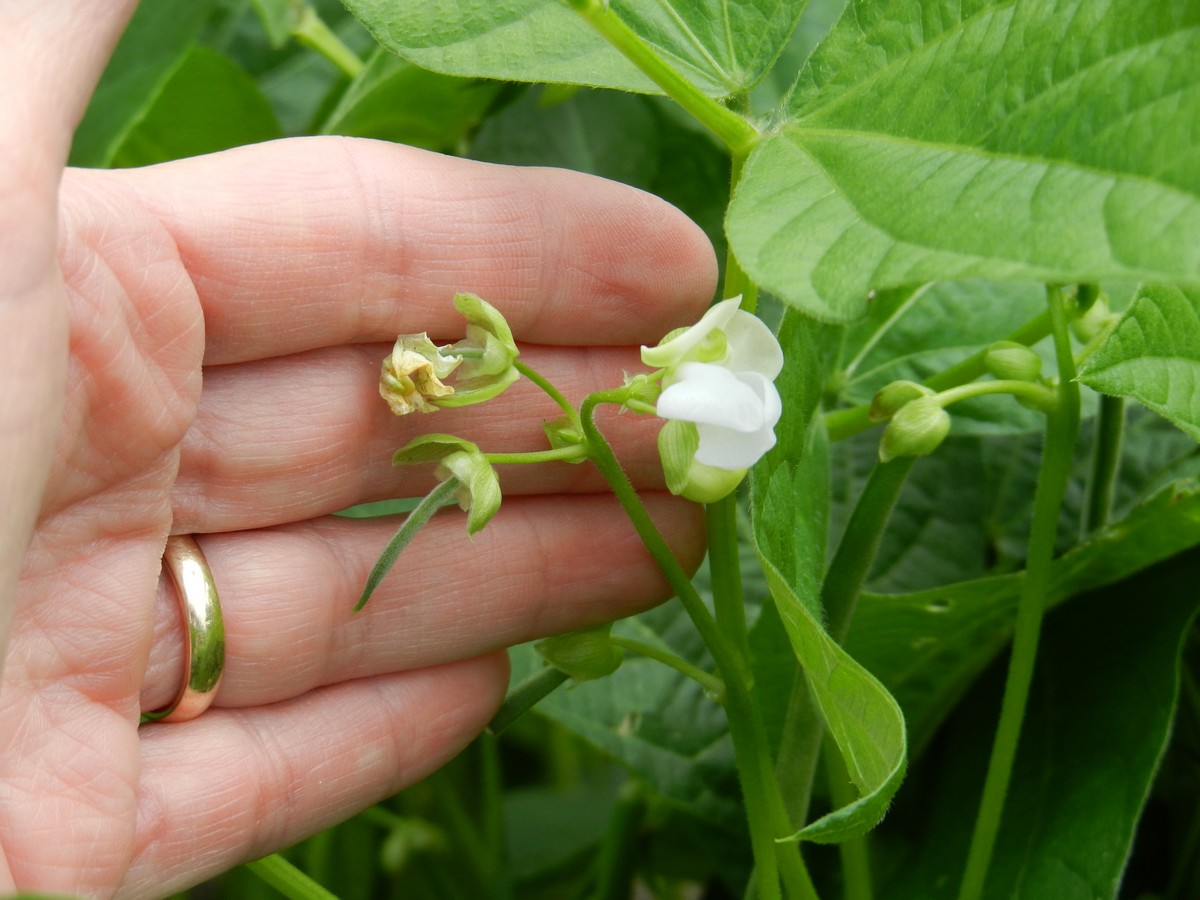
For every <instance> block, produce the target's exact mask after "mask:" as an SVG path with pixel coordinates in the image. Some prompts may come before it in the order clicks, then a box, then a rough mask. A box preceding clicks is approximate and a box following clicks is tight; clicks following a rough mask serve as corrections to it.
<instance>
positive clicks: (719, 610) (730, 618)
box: [704, 491, 750, 659]
mask: <svg viewBox="0 0 1200 900" xmlns="http://www.w3.org/2000/svg"><path fill="white" fill-rule="evenodd" d="M737 514H738V510H737V492H736V491H735V492H734V493H732V494H730V495H729V496H728V497H724V498H722V499H720V500H718V501H717V502H716V503H709V504H708V505H707V506H706V507H705V508H704V524H705V529H706V531H707V534H708V570H709V573H710V575H711V577H712V592H713V608H714V610H715V611H716V615H717V626H718V627H719V628H720V629H721V633H722V634H724V635H725V636H726V637H727V638H728V639H729V640H731V641H734V642H735V643H736V645H737V651H738V653H739V654H741V655H742V656H743V657H745V658H747V659H748V658H749V656H750V644H749V636H748V633H747V629H746V597H745V593H744V591H743V590H742V570H741V559H740V558H739V556H738V539H737V533H738V532H737Z"/></svg>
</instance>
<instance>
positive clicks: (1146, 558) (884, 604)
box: [846, 482, 1200, 754]
mask: <svg viewBox="0 0 1200 900" xmlns="http://www.w3.org/2000/svg"><path fill="white" fill-rule="evenodd" d="M1198 544H1200V484H1198V483H1196V482H1185V483H1181V484H1176V485H1171V486H1168V487H1167V488H1165V489H1164V490H1162V491H1160V492H1159V493H1158V494H1157V495H1156V496H1154V497H1153V498H1151V499H1150V500H1148V501H1147V502H1146V503H1144V504H1142V505H1140V506H1138V507H1137V508H1136V509H1135V510H1134V511H1133V512H1132V513H1131V514H1130V515H1129V516H1128V517H1126V518H1125V519H1123V520H1122V521H1120V522H1118V523H1115V524H1113V525H1112V526H1110V527H1109V528H1108V529H1106V530H1105V531H1103V532H1101V533H1100V534H1099V535H1097V536H1096V537H1095V538H1093V539H1092V540H1089V541H1088V542H1086V543H1084V544H1082V545H1080V546H1079V547H1078V548H1076V549H1075V550H1072V551H1071V552H1070V553H1067V554H1065V555H1064V556H1062V557H1061V558H1060V559H1058V560H1057V561H1055V563H1054V567H1053V570H1052V576H1051V578H1052V583H1051V587H1050V591H1049V595H1048V596H1047V598H1046V602H1047V604H1048V605H1049V606H1056V605H1058V604H1060V603H1062V602H1063V601H1065V600H1067V599H1068V598H1070V597H1073V596H1075V595H1077V594H1080V593H1082V592H1084V591H1088V590H1094V589H1096V588H1099V587H1102V586H1104V585H1107V584H1111V583H1113V582H1115V581H1119V580H1121V579H1123V578H1128V577H1130V576H1131V575H1133V574H1134V573H1136V572H1138V571H1140V570H1141V569H1144V568H1146V567H1147V566H1150V565H1152V564H1154V563H1156V562H1159V561H1161V560H1163V559H1166V558H1167V557H1169V556H1172V555H1174V554H1176V553H1179V552H1181V551H1183V550H1186V549H1189V548H1191V547H1194V546H1196V545H1198ZM1020 578H1021V576H1020V575H1004V576H996V577H991V578H981V579H976V580H972V581H966V582H962V583H960V584H953V585H948V586H946V587H941V588H934V589H931V590H926V591H920V592H917V593H912V594H899V595H888V594H872V593H867V594H864V595H863V596H862V598H861V599H860V601H859V606H858V611H857V613H856V615H855V618H854V623H853V625H852V626H851V629H850V634H849V636H848V637H847V640H846V647H847V649H848V650H849V651H850V652H851V653H853V654H854V656H855V657H856V658H857V659H859V660H861V661H862V663H863V664H864V665H865V666H867V668H868V669H870V670H871V672H873V673H874V674H875V675H876V676H877V677H878V678H879V679H880V680H881V681H882V682H883V683H884V684H885V685H886V686H887V687H888V689H889V690H890V691H891V692H892V693H893V694H894V695H895V696H896V698H897V699H898V700H899V701H900V704H901V706H902V707H903V709H904V714H905V718H906V719H907V721H908V727H909V736H910V740H911V742H912V745H913V748H914V754H917V753H919V752H920V750H921V749H922V748H923V747H924V746H925V744H926V743H927V742H928V740H929V738H930V737H931V735H932V734H933V731H934V729H935V728H936V727H937V726H938V724H939V723H941V721H942V720H943V719H944V718H945V716H946V715H947V714H948V713H949V712H950V710H951V709H953V708H954V706H955V705H956V704H957V703H958V702H959V701H960V700H961V699H962V696H963V694H964V693H965V691H966V690H967V688H968V687H969V686H970V684H971V683H972V681H973V680H974V679H975V678H976V677H977V676H978V675H979V673H980V672H982V671H983V670H984V668H985V667H986V666H987V664H988V663H989V662H991V661H992V659H994V658H995V656H996V655H997V654H998V653H999V652H1001V650H1003V648H1004V647H1005V646H1007V644H1008V642H1009V640H1010V638H1011V637H1012V624H1013V616H1014V614H1015V610H1016V601H1017V595H1018V593H1019V591H1020Z"/></svg>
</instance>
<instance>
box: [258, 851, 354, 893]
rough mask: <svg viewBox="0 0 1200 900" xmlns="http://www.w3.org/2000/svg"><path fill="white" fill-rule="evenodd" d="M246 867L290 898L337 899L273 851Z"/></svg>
mask: <svg viewBox="0 0 1200 900" xmlns="http://www.w3.org/2000/svg"><path fill="white" fill-rule="evenodd" d="M246 868H247V869H249V870H250V871H251V872H253V873H254V874H255V875H257V876H258V877H259V878H260V879H262V880H263V881H264V882H266V883H267V884H269V885H270V886H271V887H273V888H275V890H277V891H279V893H281V894H283V895H284V896H285V897H289V898H291V900H337V895H336V894H334V893H332V892H331V891H329V890H327V889H326V888H325V887H324V886H322V885H320V884H318V883H317V882H315V881H313V880H312V879H311V878H309V877H308V876H307V875H305V874H304V873H303V872H301V871H300V870H299V869H297V868H296V867H295V866H293V865H292V864H291V863H290V862H288V861H287V860H286V859H284V858H283V857H282V856H280V855H279V854H278V853H273V854H271V855H270V856H264V857H263V858H262V859H256V860H255V861H254V862H248V863H246Z"/></svg>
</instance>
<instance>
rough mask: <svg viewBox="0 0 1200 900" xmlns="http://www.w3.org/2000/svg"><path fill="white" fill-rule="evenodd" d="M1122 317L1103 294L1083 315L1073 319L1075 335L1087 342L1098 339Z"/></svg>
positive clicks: (1072, 326)
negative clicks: (1112, 308)
mask: <svg viewBox="0 0 1200 900" xmlns="http://www.w3.org/2000/svg"><path fill="white" fill-rule="evenodd" d="M1119 318H1120V316H1118V315H1117V314H1116V313H1115V312H1113V311H1112V310H1111V309H1110V308H1109V305H1108V298H1107V297H1106V296H1105V295H1104V294H1101V295H1100V296H1099V297H1097V298H1096V301H1095V302H1094V303H1093V304H1092V305H1091V306H1090V307H1088V309H1087V312H1085V313H1084V314H1083V315H1082V316H1080V317H1079V318H1077V319H1072V320H1071V330H1072V331H1073V332H1074V333H1075V337H1077V338H1079V340H1080V341H1082V342H1083V343H1085V344H1090V343H1091V342H1093V341H1096V340H1098V339H1099V338H1100V337H1101V336H1102V335H1103V334H1105V332H1107V331H1108V330H1109V329H1111V328H1113V326H1115V325H1116V323H1117V320H1118V319H1119Z"/></svg>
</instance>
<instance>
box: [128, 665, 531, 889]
mask: <svg viewBox="0 0 1200 900" xmlns="http://www.w3.org/2000/svg"><path fill="white" fill-rule="evenodd" d="M507 679H508V666H507V660H506V659H505V657H504V656H503V654H495V655H491V656H488V657H484V658H482V659H477V660H473V661H469V662H463V663H458V664H455V665H451V666H444V667H440V668H435V669H423V670H421V671H418V672H409V673H405V674H402V675H392V676H384V677H379V678H371V679H362V680H359V681H354V682H349V683H345V684H340V685H337V686H335V687H330V688H325V689H323V690H320V691H315V692H312V693H308V694H305V695H304V696H302V697H298V698H296V699H294V700H291V701H287V702H284V703H279V704H276V705H274V706H270V707H265V708H256V709H253V710H245V711H239V710H209V711H208V712H207V713H205V714H204V715H203V716H201V717H200V718H198V719H195V720H193V721H191V722H184V723H179V724H160V725H150V726H146V727H144V728H143V729H142V741H141V750H142V753H141V763H142V767H141V778H140V782H139V790H138V819H137V834H136V836H135V849H134V857H133V861H132V863H131V865H130V867H129V871H128V874H127V876H126V880H125V883H124V884H123V885H122V886H121V888H120V890H119V892H118V896H128V897H147V896H155V897H161V896H166V895H167V894H170V893H173V892H175V891H178V890H180V889H182V888H185V887H188V886H190V885H193V884H196V883H198V882H200V881H203V880H204V879H205V878H207V877H209V876H212V875H216V874H217V873H219V872H223V871H225V870H226V869H229V868H231V867H233V866H235V865H237V864H239V863H242V862H246V861H248V860H251V859H256V858H259V857H261V856H264V855H266V854H267V853H270V852H273V851H275V850H278V849H280V848H282V847H286V846H288V845H290V844H294V843H295V842H296V841H298V840H300V839H302V838H304V837H307V836H308V835H310V834H313V833H315V832H317V831H320V830H321V829H323V828H326V827H328V826H330V825H332V824H334V823H336V822H339V821H341V820H343V819H345V818H346V817H348V816H349V815H351V814H352V813H354V812H357V811H358V810H360V809H363V808H365V807H367V806H369V805H370V804H372V803H374V802H377V801H379V800H382V799H384V798H385V797H388V796H390V795H392V794H394V793H395V792H396V791H398V790H400V789H401V788H403V787H406V786H408V785H410V784H412V783H414V782H416V781H419V780H420V779H421V778H423V777H425V776H426V775H428V774H429V773H430V772H432V771H434V770H435V769H436V768H438V767H439V766H440V765H441V764H443V763H444V762H446V761H447V760H448V759H450V758H451V757H452V756H454V755H455V754H456V753H457V752H458V751H459V750H461V749H462V747H463V746H465V745H466V744H467V742H468V741H469V740H470V739H471V738H472V737H473V736H474V735H475V734H477V733H478V732H479V731H480V730H481V729H482V728H483V726H484V725H485V724H486V722H487V721H488V719H489V718H490V717H491V715H492V713H493V712H494V710H495V709H496V707H497V705H498V704H499V702H500V699H501V697H502V696H503V694H504V689H505V687H506V685H507Z"/></svg>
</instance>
